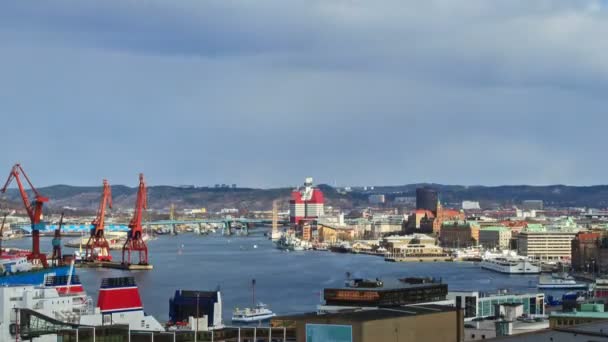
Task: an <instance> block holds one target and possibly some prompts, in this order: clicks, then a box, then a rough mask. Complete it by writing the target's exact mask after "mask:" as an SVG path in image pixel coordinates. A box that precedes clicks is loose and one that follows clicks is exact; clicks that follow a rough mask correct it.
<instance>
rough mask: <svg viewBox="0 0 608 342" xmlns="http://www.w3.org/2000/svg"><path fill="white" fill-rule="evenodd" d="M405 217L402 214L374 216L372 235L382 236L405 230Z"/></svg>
mask: <svg viewBox="0 0 608 342" xmlns="http://www.w3.org/2000/svg"><path fill="white" fill-rule="evenodd" d="M403 224H404V219H403V216H401V215H390V216H388V215H387V216H381V217H373V218H372V220H371V232H372V237H382V236H383V235H386V234H390V233H399V232H401V231H402V230H403Z"/></svg>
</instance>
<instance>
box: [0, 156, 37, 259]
mask: <svg viewBox="0 0 608 342" xmlns="http://www.w3.org/2000/svg"><path fill="white" fill-rule="evenodd" d="M21 175H23V178H25V181H26V182H27V184H28V185H29V186H30V189H31V190H32V192H33V193H34V203H30V199H29V197H28V195H27V191H26V190H25V187H24V185H23V182H22V181H21ZM13 179H14V180H15V181H16V182H17V187H18V188H19V193H20V194H21V199H22V200H23V205H24V206H25V210H26V211H27V215H28V216H29V218H30V222H31V224H32V251H31V253H30V254H29V256H28V259H29V260H30V261H32V263H34V264H36V263H40V264H42V266H43V267H48V263H47V261H46V255H45V254H42V253H40V229H41V228H43V227H42V226H43V224H42V206H43V205H44V203H46V202H48V201H49V199H48V198H47V197H44V196H42V195H41V194H40V193H39V192H38V190H36V188H35V187H34V185H32V182H31V181H30V179H29V177H28V176H27V174H26V173H25V171H23V168H22V167H21V165H20V164H15V165H14V166H13V168H12V169H11V173H10V174H9V175H8V179H7V180H6V183H5V184H4V187H3V188H2V189H1V190H0V192H2V193H5V192H6V189H7V188H8V186H9V185H10V184H11V182H12V181H13Z"/></svg>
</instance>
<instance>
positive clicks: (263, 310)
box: [232, 303, 276, 323]
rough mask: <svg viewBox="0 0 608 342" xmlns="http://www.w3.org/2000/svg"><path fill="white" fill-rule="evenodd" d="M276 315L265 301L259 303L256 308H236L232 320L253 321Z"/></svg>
mask: <svg viewBox="0 0 608 342" xmlns="http://www.w3.org/2000/svg"><path fill="white" fill-rule="evenodd" d="M274 316H276V314H275V313H274V312H272V311H271V310H270V309H269V308H268V306H267V305H266V304H264V303H258V304H257V305H256V306H255V307H254V308H245V309H239V308H236V309H235V310H234V313H233V314H232V322H237V323H251V322H259V321H265V320H269V319H271V318H272V317H274Z"/></svg>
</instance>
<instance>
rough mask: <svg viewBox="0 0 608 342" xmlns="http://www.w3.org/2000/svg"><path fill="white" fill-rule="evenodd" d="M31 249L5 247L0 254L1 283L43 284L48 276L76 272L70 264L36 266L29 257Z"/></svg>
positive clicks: (5, 284) (4, 284)
mask: <svg viewBox="0 0 608 342" xmlns="http://www.w3.org/2000/svg"><path fill="white" fill-rule="evenodd" d="M28 254H29V251H25V250H18V249H3V250H2V256H0V285H1V286H7V285H41V284H44V282H45V279H46V278H47V277H48V276H68V275H70V274H72V275H73V274H74V269H73V268H71V267H70V266H69V265H63V266H49V267H46V268H42V267H35V265H34V264H32V262H31V261H30V260H28V259H27V255H28Z"/></svg>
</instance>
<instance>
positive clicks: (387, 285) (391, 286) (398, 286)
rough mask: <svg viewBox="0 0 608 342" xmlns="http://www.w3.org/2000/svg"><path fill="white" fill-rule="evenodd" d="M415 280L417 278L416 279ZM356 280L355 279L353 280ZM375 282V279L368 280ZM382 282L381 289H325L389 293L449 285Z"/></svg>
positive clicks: (396, 281)
mask: <svg viewBox="0 0 608 342" xmlns="http://www.w3.org/2000/svg"><path fill="white" fill-rule="evenodd" d="M414 278H415V277H414ZM353 279H354V278H353ZM366 280H371V281H374V280H375V279H366ZM379 280H380V281H382V283H383V285H382V286H381V287H350V286H346V284H345V285H344V286H341V287H330V288H325V290H352V291H389V290H402V289H415V288H424V287H434V286H437V285H447V283H442V282H433V283H431V282H429V283H421V284H417V283H416V284H410V283H406V282H403V281H400V280H399V279H387V280H384V279H379Z"/></svg>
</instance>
